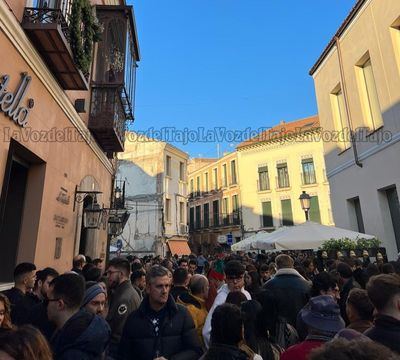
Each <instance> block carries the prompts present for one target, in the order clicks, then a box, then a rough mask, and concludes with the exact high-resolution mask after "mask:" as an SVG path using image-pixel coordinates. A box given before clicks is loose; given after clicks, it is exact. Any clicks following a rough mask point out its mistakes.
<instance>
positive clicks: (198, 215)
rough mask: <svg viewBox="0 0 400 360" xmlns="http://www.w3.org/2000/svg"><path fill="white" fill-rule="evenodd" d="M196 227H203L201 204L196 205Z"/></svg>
mask: <svg viewBox="0 0 400 360" xmlns="http://www.w3.org/2000/svg"><path fill="white" fill-rule="evenodd" d="M195 224H196V225H195V226H196V229H200V228H201V206H200V205H197V206H196V223H195Z"/></svg>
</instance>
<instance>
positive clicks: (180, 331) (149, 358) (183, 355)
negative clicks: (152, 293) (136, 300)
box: [118, 295, 202, 360]
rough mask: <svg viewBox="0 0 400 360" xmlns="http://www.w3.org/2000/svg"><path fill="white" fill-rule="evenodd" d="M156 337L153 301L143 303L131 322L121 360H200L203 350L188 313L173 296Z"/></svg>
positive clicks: (122, 342)
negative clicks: (158, 358) (161, 359)
mask: <svg viewBox="0 0 400 360" xmlns="http://www.w3.org/2000/svg"><path fill="white" fill-rule="evenodd" d="M161 311H163V312H164V315H163V316H162V320H161V323H160V325H159V328H158V335H156V330H155V327H154V325H153V323H152V321H151V317H152V313H153V314H154V311H153V310H152V309H151V308H150V304H149V299H148V297H147V296H146V297H145V298H144V299H143V302H142V304H141V305H140V307H139V309H138V310H137V311H135V312H133V313H132V314H131V315H130V316H129V317H128V319H127V321H126V323H125V327H124V331H123V334H122V338H121V343H120V346H119V350H118V359H121V360H125V359H126V360H131V359H135V360H153V359H154V358H156V357H160V356H164V357H165V358H166V359H168V360H197V359H198V358H199V357H200V356H201V354H202V349H201V345H200V342H199V339H198V337H197V334H196V330H195V327H194V323H193V320H192V317H191V316H190V314H189V312H188V310H187V309H186V308H185V307H184V306H183V305H180V304H176V303H175V301H174V299H173V297H172V296H171V295H170V296H169V298H168V302H167V304H166V305H165V307H164V309H162V310H161Z"/></svg>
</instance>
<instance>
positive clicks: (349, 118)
mask: <svg viewBox="0 0 400 360" xmlns="http://www.w3.org/2000/svg"><path fill="white" fill-rule="evenodd" d="M335 43H336V49H337V53H338V59H339V68H340V81H341V83H342V87H343V98H344V106H345V108H346V115H347V119H348V120H349V127H350V142H351V147H352V148H353V154H354V161H355V163H356V165H357V166H358V167H360V168H362V167H363V164H362V163H361V162H360V160H359V159H358V152H357V144H356V139H355V136H354V131H353V123H352V120H351V113H350V108H349V103H348V97H347V87H346V80H345V78H344V70H343V59H342V50H341V47H340V42H339V37H338V36H335Z"/></svg>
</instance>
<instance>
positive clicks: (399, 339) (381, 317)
mask: <svg viewBox="0 0 400 360" xmlns="http://www.w3.org/2000/svg"><path fill="white" fill-rule="evenodd" d="M367 292H368V296H369V298H370V300H371V302H372V304H373V305H374V306H375V321H374V326H372V327H371V328H370V329H368V330H367V331H366V332H364V335H366V336H368V337H369V338H370V339H372V340H373V341H376V342H379V343H381V344H382V345H385V346H387V347H388V348H390V349H391V350H393V351H395V352H397V353H398V354H400V277H399V276H398V275H395V274H382V275H377V276H373V277H372V278H371V279H370V280H369V282H368V284H367Z"/></svg>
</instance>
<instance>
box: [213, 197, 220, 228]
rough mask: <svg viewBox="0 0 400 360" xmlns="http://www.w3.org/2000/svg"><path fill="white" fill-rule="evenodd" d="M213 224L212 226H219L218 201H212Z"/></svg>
mask: <svg viewBox="0 0 400 360" xmlns="http://www.w3.org/2000/svg"><path fill="white" fill-rule="evenodd" d="M213 222H214V226H219V200H214V201H213Z"/></svg>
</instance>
